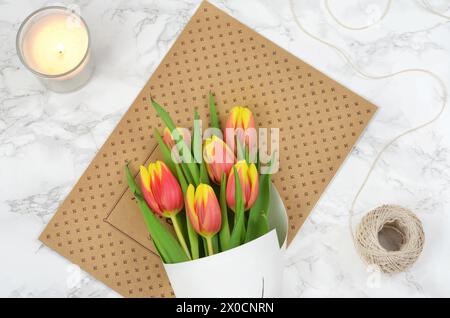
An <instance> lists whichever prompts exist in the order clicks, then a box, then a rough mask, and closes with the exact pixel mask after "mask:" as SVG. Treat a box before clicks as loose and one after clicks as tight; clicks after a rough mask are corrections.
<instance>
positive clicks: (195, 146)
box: [192, 111, 203, 163]
mask: <svg viewBox="0 0 450 318" xmlns="http://www.w3.org/2000/svg"><path fill="white" fill-rule="evenodd" d="M201 129H202V127H201V126H200V116H199V115H198V112H197V111H195V112H194V133H193V137H192V151H193V153H194V159H195V162H197V163H201V162H202V161H203V160H202V131H201Z"/></svg>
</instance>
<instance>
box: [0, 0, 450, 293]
mask: <svg viewBox="0 0 450 318" xmlns="http://www.w3.org/2000/svg"><path fill="white" fill-rule="evenodd" d="M293 1H294V4H295V13H296V14H297V16H298V17H299V18H300V19H301V21H303V23H304V25H305V27H306V28H307V29H308V30H310V32H312V33H314V34H316V35H318V36H320V37H321V38H323V39H324V40H326V41H328V42H332V43H333V44H335V45H337V46H339V47H340V48H342V49H343V50H345V51H346V52H347V53H348V54H349V55H350V57H351V58H352V60H353V62H354V63H355V64H356V65H357V66H358V67H360V68H361V69H363V70H364V71H366V72H368V73H370V74H373V75H381V74H386V73H390V72H394V71H398V70H400V69H403V68H416V67H417V68H425V69H429V70H431V71H433V72H435V73H436V74H438V75H439V76H440V77H441V78H442V79H443V80H444V82H445V84H446V85H447V86H448V85H449V83H450V42H449V41H448V40H447V39H448V38H449V37H450V21H449V20H446V19H444V18H442V17H439V16H437V15H433V14H431V13H429V12H428V11H425V10H424V9H423V7H422V5H421V1H410V0H397V1H393V4H392V7H391V10H390V11H389V13H388V14H387V16H386V17H385V19H384V20H383V21H382V22H381V23H379V24H377V25H376V26H374V27H372V28H370V29H367V30H362V31H349V30H346V29H343V28H342V27H340V26H339V25H337V24H336V22H335V21H334V20H333V19H331V17H330V16H329V15H328V14H327V12H326V11H325V7H324V5H323V2H322V1H316V0H293ZM211 2H212V3H213V4H215V5H217V6H218V7H220V8H221V9H223V10H224V11H226V12H227V13H229V14H231V15H233V16H234V17H236V18H237V19H239V20H240V21H242V22H243V23H245V24H247V25H249V26H250V27H251V28H253V29H254V30H256V31H257V32H259V33H261V34H262V35H264V36H266V37H267V38H269V39H270V40H272V41H274V42H275V43H277V44H278V45H280V46H282V47H284V48H286V49H287V50H289V51H290V52H292V53H293V54H294V55H296V56H298V57H300V58H301V59H303V60H304V61H306V62H307V63H309V64H311V65H313V66H314V67H316V68H318V69H319V70H321V71H323V72H324V73H326V74H327V75H329V76H330V77H332V78H334V79H336V80H337V81H339V82H340V83H342V84H344V85H346V86H347V87H349V88H350V89H352V90H354V91H356V92H357V93H358V94H360V95H362V96H364V97H365V98H367V99H368V100H370V101H371V102H373V103H375V104H376V105H378V106H379V107H380V110H379V112H378V113H377V115H376V116H375V118H374V120H373V121H372V123H371V124H370V126H369V127H368V129H367V131H366V132H365V134H364V135H363V136H362V137H361V139H360V141H359V143H358V144H357V145H356V147H355V148H354V150H353V152H352V154H351V155H350V157H349V158H348V159H347V160H346V162H345V164H344V165H343V166H342V168H341V169H340V170H339V172H338V174H337V175H336V176H335V178H334V180H333V182H332V183H331V185H330V186H329V188H328V189H327V191H326V192H325V193H324V195H323V197H322V198H321V200H320V201H319V203H318V204H317V206H316V207H315V209H314V210H313V212H312V213H311V215H310V217H309V218H308V219H307V221H306V222H305V224H304V226H303V227H302V229H301V230H300V231H299V233H298V234H297V236H296V238H295V240H294V241H293V243H292V244H291V245H290V247H289V249H288V253H287V257H286V269H285V288H284V289H285V290H284V293H285V295H286V296H293V297H314V296H325V297H330V296H343V297H355V296H356V297H382V296H387V297H397V296H406V297H408V296H409V297H430V296H437V297H443V296H449V295H450V273H449V272H448V264H449V262H450V231H449V228H450V212H449V211H450V128H449V125H448V121H449V116H450V115H449V111H448V110H446V111H445V112H444V114H443V115H442V117H441V118H440V120H439V121H438V122H436V123H435V124H433V125H432V126H430V127H427V128H425V129H423V130H421V131H419V132H416V133H414V134H412V135H410V136H407V137H405V138H403V139H402V140H400V141H399V142H398V143H397V144H395V145H394V146H393V147H391V148H390V149H389V150H388V151H387V152H386V154H385V155H384V157H383V158H382V160H381V161H380V163H379V165H378V166H377V167H376V169H375V171H374V173H373V176H372V177H371V179H370V180H369V183H368V185H367V187H366V189H365V190H364V192H363V193H362V195H361V198H360V200H359V202H358V204H357V213H358V214H357V216H356V217H355V219H356V220H355V221H358V219H359V218H360V217H361V216H362V213H363V212H365V211H368V210H370V209H372V208H374V207H376V206H378V205H380V204H383V203H397V204H400V205H403V206H405V207H408V208H410V209H411V210H413V211H415V212H416V213H417V214H418V216H419V218H420V219H421V220H422V222H423V225H424V228H425V234H426V245H425V249H424V252H423V254H422V256H421V257H420V258H419V260H418V262H417V264H416V265H415V266H414V267H413V268H411V269H410V270H408V271H407V272H405V273H402V274H397V275H393V276H386V275H381V274H379V273H377V272H376V271H374V269H373V268H371V267H366V266H365V265H363V264H362V263H361V261H360V259H359V258H358V256H357V255H356V252H355V250H354V248H353V245H352V242H351V237H350V233H349V229H348V208H349V206H350V203H351V201H352V199H353V196H354V195H355V192H356V190H357V188H358V186H359V185H360V184H361V182H362V180H363V178H364V176H365V173H366V172H367V170H368V168H369V166H370V164H371V162H372V161H373V160H374V158H375V156H376V154H377V153H378V151H379V150H380V149H381V147H382V146H383V145H384V144H385V143H386V142H388V141H389V140H390V139H391V138H392V137H394V136H395V135H396V134H398V133H399V132H401V131H404V130H406V129H408V128H410V127H413V126H415V125H418V124H419V123H421V122H424V121H425V120H426V119H429V118H431V117H433V116H434V114H435V113H436V112H437V111H438V110H439V103H440V101H441V99H442V94H441V92H440V91H439V86H438V85H437V84H436V83H435V82H433V80H432V79H430V78H428V77H426V76H423V75H411V74H408V75H401V76H398V77H396V78H392V79H386V80H378V81H374V80H367V79H364V78H361V77H360V76H358V75H357V74H356V73H355V72H354V71H353V70H352V69H351V68H350V67H349V66H348V65H346V64H345V62H344V61H343V60H342V58H341V57H340V56H339V55H338V54H336V53H335V52H334V51H333V50H331V49H330V48H328V47H324V46H323V45H322V44H320V43H318V42H317V41H315V40H313V39H311V38H310V37H308V36H307V35H306V34H304V33H303V32H302V31H301V30H299V29H298V28H297V25H296V24H295V23H294V20H293V18H292V14H291V11H290V6H289V2H288V0H280V1H269V0H246V1H239V0H227V1H226V0H222V1H219V0H212V1H211ZM60 3H63V4H66V5H68V4H70V5H75V6H76V7H77V8H79V9H80V11H81V14H82V15H83V17H84V18H85V19H86V20H87V23H88V25H89V27H90V30H91V34H92V43H93V52H94V54H95V56H96V62H97V63H96V67H97V68H96V72H95V75H94V77H93V79H92V80H91V81H90V83H89V84H88V85H87V86H85V87H84V88H82V89H81V90H79V91H77V92H74V93H71V94H66V95H61V94H56V93H52V92H49V91H47V90H46V89H44V88H43V87H42V86H41V84H40V83H39V82H38V81H37V80H36V79H35V78H34V77H33V75H32V74H30V73H29V72H28V71H27V70H26V69H25V68H24V66H22V65H21V63H20V61H19V60H18V58H17V55H16V50H15V36H16V32H17V29H18V27H19V25H20V22H21V21H22V20H23V19H24V18H25V17H26V15H28V14H29V13H30V12H31V11H33V10H35V9H37V8H39V7H41V6H44V5H50V4H57V3H56V2H53V1H43V0H33V1H31V0H20V1H14V0H2V1H0V177H1V178H0V296H12V297H51V296H56V297H117V296H118V295H117V294H116V293H115V292H114V291H112V290H110V289H109V288H108V287H106V286H104V285H103V284H102V283H100V282H98V281H97V280H95V279H94V278H92V277H91V276H90V275H88V274H86V273H84V272H83V271H81V270H79V268H78V267H76V266H75V265H73V264H71V263H70V262H68V261H67V260H65V259H64V258H62V257H60V256H59V255H58V254H57V253H55V252H54V251H52V250H50V249H49V248H47V247H45V246H43V245H42V244H41V243H40V242H39V241H38V240H37V237H38V235H39V233H40V232H41V231H42V229H43V228H44V227H45V224H46V223H47V222H48V220H49V219H50V218H51V216H52V215H53V213H54V212H55V210H56V208H57V207H58V204H59V203H60V202H61V200H63V199H64V197H65V196H66V195H67V193H68V192H69V191H70V189H71V187H72V186H73V185H74V184H75V182H76V181H77V179H78V178H79V176H80V175H81V174H82V173H83V171H84V169H85V168H86V167H87V165H88V164H89V162H90V161H91V159H92V158H93V156H94V155H95V153H96V152H97V150H98V149H99V147H100V146H101V145H102V144H103V142H104V141H105V139H106V138H107V136H108V135H109V134H110V132H111V131H112V130H113V128H114V126H115V125H116V124H117V122H118V121H119V120H120V118H121V116H122V115H123V113H124V112H125V111H126V110H127V108H128V106H129V105H130V103H131V101H132V100H133V99H134V97H135V96H136V94H137V93H138V92H139V91H140V89H141V88H142V86H143V85H144V83H145V82H146V81H147V79H148V78H149V76H150V75H151V74H152V72H153V71H154V70H155V68H156V67H157V66H158V64H159V62H160V61H161V59H162V58H163V57H164V54H165V53H166V52H167V50H168V49H169V48H170V46H171V44H172V43H173V42H174V41H175V39H176V38H177V36H178V34H179V33H180V32H181V30H182V29H183V26H184V25H185V24H186V23H187V21H188V20H189V18H190V16H191V15H192V14H193V12H194V10H195V9H196V7H197V6H198V5H199V0H188V1H185V0H167V1H156V0H145V1H144V0H130V1H123V0H113V1H108V2H103V1H87V0H79V1H73V2H69V1H61V2H60ZM429 3H430V4H432V5H433V6H435V8H436V9H437V10H439V11H440V12H445V10H447V9H448V8H449V5H450V1H448V0H433V1H429ZM385 5H386V0H346V1H337V0H335V1H331V0H330V7H331V9H332V10H333V12H334V13H335V15H336V16H337V17H338V18H339V19H341V20H342V21H345V23H346V24H348V25H354V26H360V25H365V24H368V23H371V22H373V21H375V20H376V19H377V17H379V15H380V14H381V13H382V12H383V10H384V6H385ZM448 14H449V13H448V12H447V15H448ZM105 92H108V93H107V94H105Z"/></svg>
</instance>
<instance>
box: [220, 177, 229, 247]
mask: <svg viewBox="0 0 450 318" xmlns="http://www.w3.org/2000/svg"><path fill="white" fill-rule="evenodd" d="M226 196H227V178H226V176H225V173H223V174H222V182H221V183H220V196H219V201H220V211H221V212H222V226H221V228H220V232H219V241H220V247H221V249H222V251H226V250H227V249H228V244H229V242H230V225H229V224H228V208H227V197H226Z"/></svg>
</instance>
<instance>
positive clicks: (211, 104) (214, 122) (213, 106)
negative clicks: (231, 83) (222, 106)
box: [208, 92, 220, 130]
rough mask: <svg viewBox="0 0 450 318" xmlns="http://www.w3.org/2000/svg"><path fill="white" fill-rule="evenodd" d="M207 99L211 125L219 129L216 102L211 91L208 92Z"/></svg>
mask: <svg viewBox="0 0 450 318" xmlns="http://www.w3.org/2000/svg"><path fill="white" fill-rule="evenodd" d="M208 97H209V98H208V100H209V117H210V118H211V127H212V128H217V129H219V130H220V123H219V118H218V116H217V109H216V103H215V101H214V96H213V94H211V92H209V96H208Z"/></svg>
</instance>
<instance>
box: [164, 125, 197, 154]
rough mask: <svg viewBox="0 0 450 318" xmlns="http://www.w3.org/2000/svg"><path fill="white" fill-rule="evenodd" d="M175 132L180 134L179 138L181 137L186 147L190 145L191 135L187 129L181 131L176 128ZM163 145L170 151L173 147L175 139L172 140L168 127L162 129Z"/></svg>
mask: <svg viewBox="0 0 450 318" xmlns="http://www.w3.org/2000/svg"><path fill="white" fill-rule="evenodd" d="M177 131H178V132H179V133H180V135H181V136H183V140H184V142H185V143H186V145H187V146H188V147H190V145H191V134H190V133H189V131H188V130H187V129H183V128H180V127H177ZM162 138H163V140H164V143H165V144H166V145H167V147H168V148H169V149H172V148H173V146H174V145H175V139H174V138H173V135H172V132H171V131H170V129H169V128H168V127H166V128H164V131H163V136H162Z"/></svg>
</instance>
